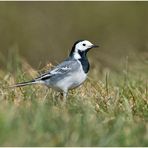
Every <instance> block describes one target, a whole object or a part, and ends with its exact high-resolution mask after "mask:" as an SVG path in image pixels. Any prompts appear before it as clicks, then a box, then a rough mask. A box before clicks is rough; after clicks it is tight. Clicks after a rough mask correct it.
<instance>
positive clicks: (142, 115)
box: [0, 58, 148, 146]
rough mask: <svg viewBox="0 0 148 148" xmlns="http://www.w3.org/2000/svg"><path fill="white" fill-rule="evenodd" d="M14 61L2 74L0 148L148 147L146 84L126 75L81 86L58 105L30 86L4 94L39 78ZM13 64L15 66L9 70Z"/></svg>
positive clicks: (47, 92) (94, 76)
mask: <svg viewBox="0 0 148 148" xmlns="http://www.w3.org/2000/svg"><path fill="white" fill-rule="evenodd" d="M18 61H19V60H18V59H17V58H16V62H15V61H14V62H9V63H8V64H9V65H8V66H7V67H9V71H10V70H11V69H12V67H13V64H14V65H15V66H16V72H15V74H13V73H9V72H8V71H7V70H1V72H0V80H1V81H0V83H1V85H0V146H148V83H147V79H146V78H145V77H138V76H137V75H136V74H135V75H133V74H132V73H130V72H128V73H127V70H125V73H123V74H121V75H120V76H119V75H118V76H117V75H115V74H109V73H107V74H106V75H105V74H103V75H102V77H99V78H98V75H99V74H97V72H96V71H97V69H92V70H91V78H89V79H88V80H87V81H86V82H85V83H84V85H83V86H81V87H79V88H78V89H75V90H72V91H70V93H69V96H68V99H67V104H66V105H65V106H62V105H60V103H59V102H58V101H57V100H58V97H59V96H58V93H56V92H54V91H53V90H51V89H48V88H46V87H45V86H40V85H34V86H27V87H23V88H16V89H8V88H7V87H8V86H9V85H11V84H14V83H15V82H21V81H24V80H28V79H31V78H32V77H34V76H35V75H36V74H37V72H36V70H34V69H33V68H32V67H31V66H30V65H28V64H27V63H26V62H24V61H22V60H21V62H18ZM12 63H13V64H12Z"/></svg>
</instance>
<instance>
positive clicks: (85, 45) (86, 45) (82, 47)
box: [73, 40, 93, 60]
mask: <svg viewBox="0 0 148 148" xmlns="http://www.w3.org/2000/svg"><path fill="white" fill-rule="evenodd" d="M92 46H93V44H92V43H91V42H89V41H87V40H84V41H81V42H79V43H77V44H76V46H75V51H74V53H73V55H74V58H75V59H77V60H78V59H81V56H80V54H79V52H78V51H86V50H88V49H90V48H92Z"/></svg>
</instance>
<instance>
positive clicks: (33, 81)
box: [9, 80, 39, 88]
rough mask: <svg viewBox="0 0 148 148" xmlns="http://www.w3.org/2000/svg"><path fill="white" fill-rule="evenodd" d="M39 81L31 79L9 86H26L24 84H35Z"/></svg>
mask: <svg viewBox="0 0 148 148" xmlns="http://www.w3.org/2000/svg"><path fill="white" fill-rule="evenodd" d="M37 83H39V82H38V81H35V80H31V81H28V82H22V83H17V84H14V85H12V86H9V87H10V88H13V87H22V86H26V85H32V84H37Z"/></svg>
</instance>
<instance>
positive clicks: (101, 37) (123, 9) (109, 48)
mask: <svg viewBox="0 0 148 148" xmlns="http://www.w3.org/2000/svg"><path fill="white" fill-rule="evenodd" d="M78 39H87V40H90V41H91V42H93V43H95V44H98V45H100V48H98V49H95V50H93V51H91V52H90V53H89V59H90V61H91V64H92V66H93V65H94V66H97V67H98V68H100V69H104V68H108V69H110V70H114V71H117V72H120V71H122V69H123V68H124V66H123V65H124V63H125V62H124V61H125V60H126V59H127V57H128V63H129V64H130V65H132V69H134V68H135V69H136V70H137V71H138V70H139V71H141V72H142V71H146V67H147V64H148V41H147V40H148V2H99V1H98V2H0V65H1V67H3V68H5V67H6V63H7V62H9V61H10V60H11V58H12V57H13V55H14V54H15V53H18V54H19V55H20V56H21V57H23V58H25V59H26V60H27V61H28V62H29V63H30V64H31V65H32V66H33V67H34V68H36V69H39V68H41V67H42V66H44V65H45V64H46V63H48V62H52V63H53V64H57V63H58V62H60V61H61V60H63V59H64V58H65V57H66V56H67V55H68V53H69V51H70V50H71V46H72V44H73V43H74V42H75V41H76V40H78Z"/></svg>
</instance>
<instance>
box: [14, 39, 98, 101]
mask: <svg viewBox="0 0 148 148" xmlns="http://www.w3.org/2000/svg"><path fill="white" fill-rule="evenodd" d="M97 47H99V46H98V45H94V44H92V43H91V42H90V41H88V40H77V41H76V42H75V43H74V44H73V46H72V49H71V52H70V53H69V56H68V57H67V58H66V59H65V60H64V61H63V62H61V63H59V64H58V65H57V66H55V67H54V68H53V69H52V70H48V71H47V72H45V73H43V74H41V75H40V76H38V77H36V78H35V79H33V80H31V81H26V82H21V83H17V84H15V85H12V86H11V87H22V86H26V85H31V84H44V85H46V86H47V87H49V88H52V89H54V90H56V91H58V92H60V94H61V95H62V96H63V100H66V98H67V94H68V91H69V90H71V89H74V88H76V87H78V86H80V85H81V84H83V82H84V81H85V80H86V79H87V74H88V71H89V68H90V64H89V61H88V58H87V53H88V51H89V50H90V49H92V48H97Z"/></svg>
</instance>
